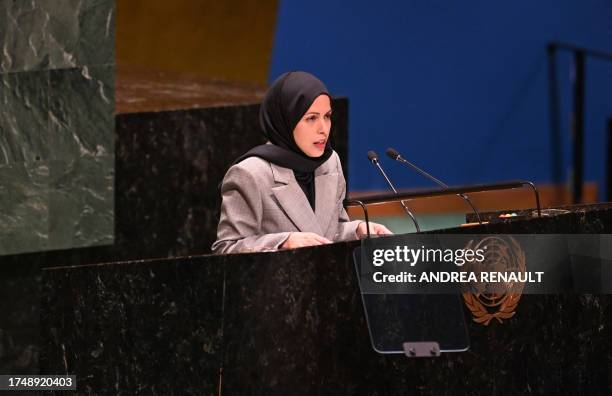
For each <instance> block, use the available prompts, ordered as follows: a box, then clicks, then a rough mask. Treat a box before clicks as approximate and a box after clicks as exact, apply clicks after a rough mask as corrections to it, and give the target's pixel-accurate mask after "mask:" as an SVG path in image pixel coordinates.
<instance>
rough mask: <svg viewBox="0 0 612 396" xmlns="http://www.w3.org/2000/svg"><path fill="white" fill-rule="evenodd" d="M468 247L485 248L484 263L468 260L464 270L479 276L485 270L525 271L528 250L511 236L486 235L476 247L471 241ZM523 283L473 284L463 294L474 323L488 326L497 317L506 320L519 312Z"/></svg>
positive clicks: (500, 320) (501, 320) (500, 321)
mask: <svg viewBox="0 0 612 396" xmlns="http://www.w3.org/2000/svg"><path fill="white" fill-rule="evenodd" d="M466 249H474V250H477V249H483V250H484V252H485V254H484V260H483V261H482V262H481V263H476V262H475V261H470V262H467V263H466V265H464V268H463V270H465V271H471V272H474V273H476V274H478V275H479V273H480V272H482V271H489V272H491V271H494V272H515V273H518V272H522V273H525V252H524V251H523V249H522V248H521V246H520V245H519V243H518V242H517V241H516V240H515V239H514V238H512V237H501V236H491V237H486V238H484V239H482V240H481V241H480V242H478V243H477V244H476V245H475V246H474V241H470V242H469V243H468V245H467V246H466ZM479 279H480V277H479ZM524 285H525V284H524V283H521V282H496V283H484V282H477V283H471V284H470V290H469V291H466V292H464V293H463V301H464V302H465V305H466V306H467V308H468V309H469V310H470V311H471V312H472V316H473V319H474V321H475V322H477V323H480V324H483V325H485V326H488V325H489V323H490V322H491V320H493V319H496V320H497V321H498V322H499V323H503V320H504V319H510V318H511V317H513V316H514V314H515V313H516V311H515V310H516V306H517V305H518V302H519V300H520V299H521V295H522V294H521V293H522V291H523V287H524Z"/></svg>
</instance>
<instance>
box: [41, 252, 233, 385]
mask: <svg viewBox="0 0 612 396" xmlns="http://www.w3.org/2000/svg"><path fill="white" fill-rule="evenodd" d="M221 259H222V258H216V260H215V259H213V260H207V261H204V260H202V259H197V258H196V259H190V260H187V259H185V260H159V261H155V262H140V264H138V265H125V264H122V263H117V264H108V265H94V266H83V267H78V268H72V269H65V270H57V271H43V277H44V279H45V281H44V283H43V287H44V290H43V293H42V296H43V299H42V305H41V328H42V329H43V332H42V344H43V345H49V347H48V348H43V349H42V351H41V356H40V370H41V372H44V373H56V374H74V375H76V376H77V390H78V393H79V394H136V393H138V394H147V395H171V394H213V393H215V389H216V388H217V383H218V379H219V367H220V362H221V337H222V332H223V328H222V310H223V303H222V298H223V265H222V264H221V263H220V262H219V261H220V260H221ZM60 318H61V319H60ZM58 319H59V320H58ZM65 334H71V337H65Z"/></svg>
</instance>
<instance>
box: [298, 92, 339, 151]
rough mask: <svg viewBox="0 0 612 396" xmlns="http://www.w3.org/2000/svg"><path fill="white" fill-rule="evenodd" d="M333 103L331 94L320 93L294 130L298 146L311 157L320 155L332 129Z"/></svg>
mask: <svg viewBox="0 0 612 396" xmlns="http://www.w3.org/2000/svg"><path fill="white" fill-rule="evenodd" d="M331 113H332V110H331V103H330V101H329V96H327V95H319V96H317V98H316V99H315V100H314V102H312V105H311V106H310V108H309V109H308V110H307V111H306V114H304V115H303V116H302V119H301V120H300V121H299V122H298V123H297V125H296V126H295V129H294V130H293V139H294V140H295V143H296V144H297V146H298V147H299V148H300V150H302V151H303V152H304V154H306V155H307V156H309V157H313V158H316V157H320V156H321V155H323V152H324V151H325V145H326V144H327V139H328V138H329V131H330V130H331Z"/></svg>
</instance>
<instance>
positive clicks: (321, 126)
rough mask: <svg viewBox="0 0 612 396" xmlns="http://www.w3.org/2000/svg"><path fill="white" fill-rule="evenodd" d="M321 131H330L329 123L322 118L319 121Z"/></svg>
mask: <svg viewBox="0 0 612 396" xmlns="http://www.w3.org/2000/svg"><path fill="white" fill-rule="evenodd" d="M318 129H319V131H318V132H319V133H323V134H327V133H328V132H329V131H328V130H327V125H326V123H325V120H320V121H319V128H318Z"/></svg>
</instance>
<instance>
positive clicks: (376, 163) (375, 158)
mask: <svg viewBox="0 0 612 396" xmlns="http://www.w3.org/2000/svg"><path fill="white" fill-rule="evenodd" d="M368 160H369V161H370V162H371V163H372V164H373V165H374V166H376V167H377V168H378V170H379V171H380V173H381V174H382V175H383V177H384V178H385V180H386V181H387V184H388V185H389V187H391V190H392V191H393V192H394V193H395V194H397V190H396V189H395V186H394V185H393V183H391V180H389V177H388V176H387V174H386V173H385V171H384V170H383V168H382V167H381V166H380V162H379V161H378V154H376V152H375V151H372V150H370V151H368ZM400 204H401V205H402V207H403V208H404V211H405V212H406V214H407V215H408V216H409V217H410V218H411V219H412V222H413V223H414V226H415V228H416V231H417V232H421V227H419V223H418V222H417V219H416V217H415V216H414V214H413V213H412V212H411V211H410V209H408V206H406V204H405V203H404V201H400Z"/></svg>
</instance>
